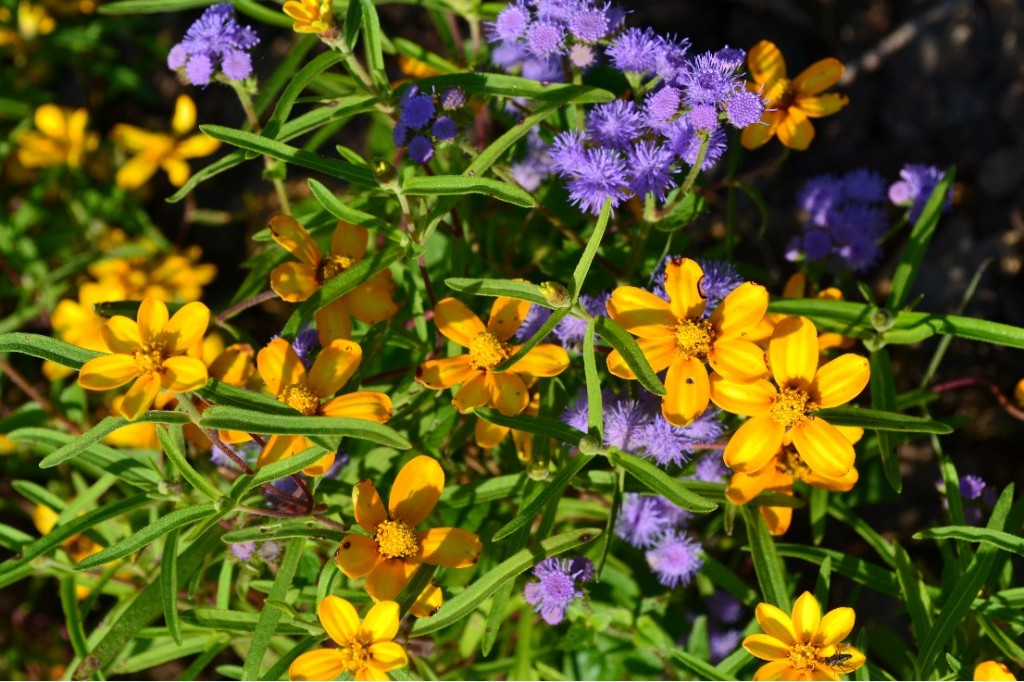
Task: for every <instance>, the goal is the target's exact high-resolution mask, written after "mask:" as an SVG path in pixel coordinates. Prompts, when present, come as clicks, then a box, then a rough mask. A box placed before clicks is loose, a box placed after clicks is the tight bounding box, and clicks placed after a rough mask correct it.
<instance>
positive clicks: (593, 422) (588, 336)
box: [583, 318, 604, 440]
mask: <svg viewBox="0 0 1024 682" xmlns="http://www.w3.org/2000/svg"><path fill="white" fill-rule="evenodd" d="M594 322H595V320H594V318H590V319H589V320H587V328H586V330H585V331H584V332H583V373H584V377H585V378H586V384H587V425H588V427H589V429H590V432H591V433H596V434H597V435H598V440H601V439H602V438H603V436H604V407H603V404H602V403H603V399H602V396H601V379H600V377H599V376H598V374H597V356H596V354H595V353H594V336H595V334H594Z"/></svg>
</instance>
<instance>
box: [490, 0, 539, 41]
mask: <svg viewBox="0 0 1024 682" xmlns="http://www.w3.org/2000/svg"><path fill="white" fill-rule="evenodd" d="M529 24H530V13H529V11H528V10H527V9H526V8H525V7H523V5H522V4H521V3H518V2H517V3H515V4H512V5H509V6H508V7H506V8H505V9H503V10H501V12H499V13H498V17H497V19H495V20H494V23H493V24H490V25H489V26H488V28H489V29H490V30H489V32H488V40H490V41H491V42H498V41H499V40H507V41H513V40H518V39H519V38H522V37H523V36H524V35H525V34H526V27H527V26H528V25H529Z"/></svg>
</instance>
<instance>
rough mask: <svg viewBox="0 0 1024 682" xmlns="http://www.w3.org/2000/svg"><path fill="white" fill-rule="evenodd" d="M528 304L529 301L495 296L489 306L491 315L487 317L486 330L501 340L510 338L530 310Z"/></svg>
mask: <svg viewBox="0 0 1024 682" xmlns="http://www.w3.org/2000/svg"><path fill="white" fill-rule="evenodd" d="M530 305H531V304H530V302H529V301H520V300H519V299H515V298H508V297H506V296H499V297H497V298H496V299H494V304H493V305H492V306H491V316H490V317H489V318H487V331H489V332H490V333H492V334H494V335H495V336H497V337H498V338H499V339H501V340H502V341H505V340H507V339H510V338H512V335H513V334H515V333H516V331H518V329H519V327H521V326H522V324H523V320H524V319H526V313H528V312H530Z"/></svg>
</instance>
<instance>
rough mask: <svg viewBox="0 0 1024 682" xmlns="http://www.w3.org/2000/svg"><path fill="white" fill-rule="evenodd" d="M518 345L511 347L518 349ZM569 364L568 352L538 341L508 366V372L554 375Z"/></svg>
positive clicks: (543, 375) (513, 349) (541, 375)
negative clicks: (514, 362)
mask: <svg viewBox="0 0 1024 682" xmlns="http://www.w3.org/2000/svg"><path fill="white" fill-rule="evenodd" d="M491 319H493V318H491ZM519 348H520V346H515V347H513V348H512V352H513V353H515V352H516V351H518V350H519ZM568 366H569V354H568V353H566V352H565V349H564V348H562V347H561V346H556V345H555V344H553V343H539V344H537V345H536V346H534V347H533V348H531V349H530V351H529V352H527V353H526V355H524V356H523V357H522V358H520V359H519V360H518V361H517V362H516V364H514V365H512V366H511V367H509V368H508V371H509V372H518V373H525V374H529V375H531V376H535V377H554V376H558V375H559V374H561V373H562V372H564V371H565V369H566V367H568Z"/></svg>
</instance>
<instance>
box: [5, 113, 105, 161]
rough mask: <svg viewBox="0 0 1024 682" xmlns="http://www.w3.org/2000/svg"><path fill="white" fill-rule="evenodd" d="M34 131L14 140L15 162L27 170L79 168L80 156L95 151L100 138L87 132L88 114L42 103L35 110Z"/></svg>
mask: <svg viewBox="0 0 1024 682" xmlns="http://www.w3.org/2000/svg"><path fill="white" fill-rule="evenodd" d="M34 122H35V126H36V130H29V131H26V132H24V133H22V134H21V135H19V136H18V138H17V143H18V161H19V162H20V163H21V165H23V166H25V167H26V168H54V167H56V166H69V167H71V168H78V167H79V166H81V165H82V157H83V156H85V154H87V153H88V152H91V151H93V150H95V149H96V147H97V146H98V145H99V136H98V135H97V134H96V133H90V132H87V131H86V126H88V125H89V112H88V111H87V110H85V109H75V110H74V111H72V110H71V109H66V108H64V107H58V106H57V105H56V104H44V105H42V106H41V107H39V108H38V109H36V113H35V117H34Z"/></svg>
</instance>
